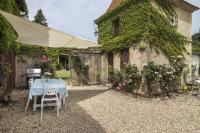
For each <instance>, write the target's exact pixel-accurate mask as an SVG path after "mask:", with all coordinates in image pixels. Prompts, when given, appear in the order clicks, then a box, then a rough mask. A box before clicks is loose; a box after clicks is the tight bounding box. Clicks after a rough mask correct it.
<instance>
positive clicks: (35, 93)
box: [25, 78, 68, 111]
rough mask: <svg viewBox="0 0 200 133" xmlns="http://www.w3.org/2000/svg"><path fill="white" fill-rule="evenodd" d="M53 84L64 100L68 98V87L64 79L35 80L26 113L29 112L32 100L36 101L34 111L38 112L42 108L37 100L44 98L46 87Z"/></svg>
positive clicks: (29, 93)
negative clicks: (40, 97)
mask: <svg viewBox="0 0 200 133" xmlns="http://www.w3.org/2000/svg"><path fill="white" fill-rule="evenodd" d="M52 84H53V86H54V87H55V88H56V89H57V90H58V92H59V95H60V96H62V97H64V98H66V97H68V93H67V85H66V83H65V82H64V81H63V80H62V79H49V78H43V79H35V80H34V82H33V84H32V85H31V87H30V89H29V92H28V102H27V106H26V109H25V111H26V110H27V108H28V106H29V103H30V101H31V100H34V103H33V109H34V111H36V109H37V108H38V107H41V104H40V103H37V98H38V97H39V96H43V94H44V93H43V90H44V86H48V85H52ZM60 104H61V101H60Z"/></svg>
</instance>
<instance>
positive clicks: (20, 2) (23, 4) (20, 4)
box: [15, 0, 28, 17]
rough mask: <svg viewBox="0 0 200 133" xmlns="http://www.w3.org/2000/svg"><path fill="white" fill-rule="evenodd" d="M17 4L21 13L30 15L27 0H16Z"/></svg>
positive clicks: (26, 15) (25, 15)
mask: <svg viewBox="0 0 200 133" xmlns="http://www.w3.org/2000/svg"><path fill="white" fill-rule="evenodd" d="M15 1H16V4H17V6H18V8H19V10H20V12H21V13H20V15H22V16H24V17H28V8H27V5H26V1H25V0H15Z"/></svg>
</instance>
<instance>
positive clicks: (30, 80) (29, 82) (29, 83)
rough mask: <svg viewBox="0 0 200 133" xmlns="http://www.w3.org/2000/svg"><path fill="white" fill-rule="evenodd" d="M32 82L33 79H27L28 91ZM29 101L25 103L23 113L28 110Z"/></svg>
mask: <svg viewBox="0 0 200 133" xmlns="http://www.w3.org/2000/svg"><path fill="white" fill-rule="evenodd" d="M33 81H34V79H29V81H28V88H29V89H30V88H31V86H32V85H33ZM29 102H30V101H29V99H28V101H27V103H26V108H25V112H26V111H27V109H28V105H29Z"/></svg>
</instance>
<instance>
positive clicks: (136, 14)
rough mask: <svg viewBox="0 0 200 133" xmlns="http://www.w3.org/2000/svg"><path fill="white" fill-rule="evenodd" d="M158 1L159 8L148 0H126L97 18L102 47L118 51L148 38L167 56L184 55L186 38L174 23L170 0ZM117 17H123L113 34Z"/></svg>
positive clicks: (154, 46) (150, 42)
mask: <svg viewBox="0 0 200 133" xmlns="http://www.w3.org/2000/svg"><path fill="white" fill-rule="evenodd" d="M155 2H156V3H157V5H158V7H160V8H155V7H154V6H153V5H152V3H151V2H150V1H149V0H126V1H124V2H122V3H121V4H120V5H119V6H118V7H116V8H115V9H114V10H111V11H109V12H107V13H106V14H104V15H103V16H101V17H100V18H99V19H97V20H96V21H95V22H96V24H97V25H98V29H99V30H98V31H99V36H98V37H99V38H98V42H99V44H101V48H102V50H103V51H106V52H113V51H114V52H116V51H119V50H120V49H124V48H128V47H129V46H130V45H132V44H134V43H138V42H140V41H145V42H147V43H149V44H150V46H151V47H152V48H154V49H155V50H156V51H157V52H160V51H161V52H163V53H164V54H165V55H166V56H167V57H171V56H172V55H183V54H184V53H185V52H186V48H185V45H186V42H187V38H186V37H184V36H183V35H181V34H180V33H178V32H177V31H176V28H175V27H174V26H172V25H171V22H170V18H172V17H175V16H176V15H175V12H174V10H173V7H172V4H171V1H170V0H164V1H163V0H162V1H161V0H155ZM170 9H171V10H170ZM165 14H166V15H165ZM166 16H168V17H166ZM117 18H119V19H120V35H119V36H113V21H114V20H116V19H117Z"/></svg>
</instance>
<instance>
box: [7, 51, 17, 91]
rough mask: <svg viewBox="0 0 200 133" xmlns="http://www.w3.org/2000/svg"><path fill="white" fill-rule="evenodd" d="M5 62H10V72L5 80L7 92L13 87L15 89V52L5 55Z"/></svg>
mask: <svg viewBox="0 0 200 133" xmlns="http://www.w3.org/2000/svg"><path fill="white" fill-rule="evenodd" d="M5 56H6V62H7V63H9V64H10V70H11V73H10V75H9V77H8V81H7V89H6V92H5V94H9V93H10V92H11V91H12V90H13V89H15V54H13V53H10V54H7V55H5Z"/></svg>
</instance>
